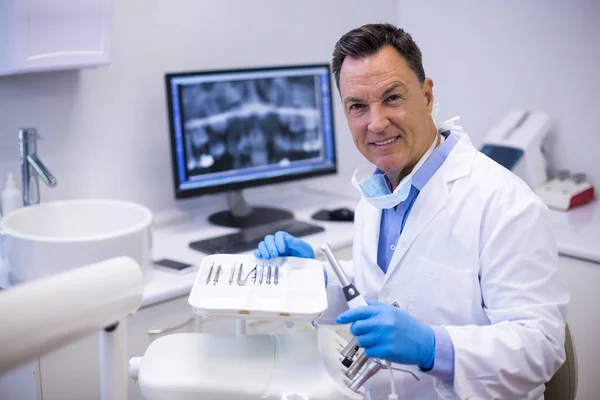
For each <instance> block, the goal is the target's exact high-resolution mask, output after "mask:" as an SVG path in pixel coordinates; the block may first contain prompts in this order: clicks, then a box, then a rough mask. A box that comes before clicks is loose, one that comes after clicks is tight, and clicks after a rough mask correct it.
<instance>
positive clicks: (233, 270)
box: [229, 264, 235, 286]
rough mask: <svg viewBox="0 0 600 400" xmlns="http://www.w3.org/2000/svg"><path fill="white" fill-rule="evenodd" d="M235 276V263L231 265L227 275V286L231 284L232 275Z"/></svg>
mask: <svg viewBox="0 0 600 400" xmlns="http://www.w3.org/2000/svg"><path fill="white" fill-rule="evenodd" d="M234 276H235V264H233V266H232V267H231V274H230V275H229V286H231V282H233V277H234Z"/></svg>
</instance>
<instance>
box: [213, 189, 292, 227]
mask: <svg viewBox="0 0 600 400" xmlns="http://www.w3.org/2000/svg"><path fill="white" fill-rule="evenodd" d="M227 203H228V204H229V209H228V210H227V211H219V212H217V213H214V214H212V215H210V216H209V217H208V220H209V221H210V222H211V223H213V224H215V225H219V226H225V227H228V228H250V227H253V226H257V225H264V224H268V223H270V222H275V221H281V220H285V219H292V218H294V214H292V213H291V212H289V211H287V210H282V209H280V208H271V207H250V205H249V204H248V203H247V202H246V200H245V199H244V195H243V193H242V191H241V190H236V191H232V192H227Z"/></svg>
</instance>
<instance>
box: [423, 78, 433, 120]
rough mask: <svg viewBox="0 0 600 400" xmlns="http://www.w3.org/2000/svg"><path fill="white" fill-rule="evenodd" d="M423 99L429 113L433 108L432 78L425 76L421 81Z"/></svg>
mask: <svg viewBox="0 0 600 400" xmlns="http://www.w3.org/2000/svg"><path fill="white" fill-rule="evenodd" d="M422 87H423V101H424V102H425V107H427V111H428V112H429V113H430V114H431V110H432V109H433V100H434V98H433V79H431V78H425V81H424V82H423V85H422Z"/></svg>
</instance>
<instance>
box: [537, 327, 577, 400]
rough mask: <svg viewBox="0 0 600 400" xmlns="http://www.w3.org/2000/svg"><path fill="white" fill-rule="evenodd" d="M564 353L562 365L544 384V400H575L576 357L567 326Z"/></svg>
mask: <svg viewBox="0 0 600 400" xmlns="http://www.w3.org/2000/svg"><path fill="white" fill-rule="evenodd" d="M565 353H566V355H567V358H566V360H565V362H564V364H563V365H562V366H561V367H560V368H559V370H558V371H556V373H555V374H554V376H553V377H552V379H550V380H549V381H548V383H546V391H545V392H544V399H545V400H575V397H576V395H577V355H576V353H575V345H574V344H573V338H572V337H571V331H570V329H569V325H567V326H566V328H565Z"/></svg>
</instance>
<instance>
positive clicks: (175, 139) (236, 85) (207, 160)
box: [166, 64, 337, 228]
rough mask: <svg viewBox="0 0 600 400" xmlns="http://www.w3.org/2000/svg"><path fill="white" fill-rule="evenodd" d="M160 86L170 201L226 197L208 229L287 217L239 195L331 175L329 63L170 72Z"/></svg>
mask: <svg viewBox="0 0 600 400" xmlns="http://www.w3.org/2000/svg"><path fill="white" fill-rule="evenodd" d="M166 85H167V98H168V107H169V122H170V127H171V154H172V161H173V173H174V183H175V197H176V198H187V197H192V196H198V195H203V194H209V193H217V192H227V193H228V203H229V209H228V210H224V211H221V212H219V213H216V214H213V215H211V216H210V217H209V220H210V221H211V222H212V223H214V224H217V225H223V226H231V227H242V228H245V227H250V226H255V225H260V224H266V223H269V222H273V221H277V220H282V219H288V218H292V217H293V214H292V213H291V212H289V211H287V210H283V209H276V208H267V207H250V206H249V205H248V204H247V203H246V202H245V201H244V197H243V195H242V193H241V190H242V189H244V188H248V187H253V186H259V185H267V184H271V183H277V182H285V181H292V180H297V179H304V178H309V177H315V176H320V175H326V174H335V173H336V172H337V168H336V154H335V138H334V127H333V111H332V99H331V75H330V71H329V66H328V65H327V64H319V65H300V66H285V67H270V68H254V69H238V70H220V71H198V72H185V73H168V74H166Z"/></svg>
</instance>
